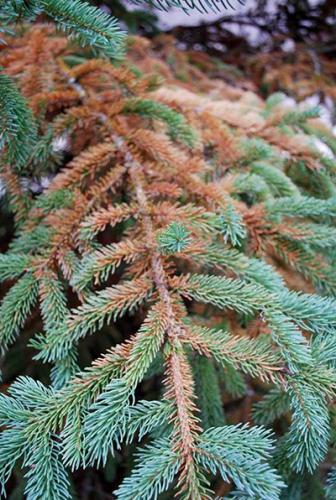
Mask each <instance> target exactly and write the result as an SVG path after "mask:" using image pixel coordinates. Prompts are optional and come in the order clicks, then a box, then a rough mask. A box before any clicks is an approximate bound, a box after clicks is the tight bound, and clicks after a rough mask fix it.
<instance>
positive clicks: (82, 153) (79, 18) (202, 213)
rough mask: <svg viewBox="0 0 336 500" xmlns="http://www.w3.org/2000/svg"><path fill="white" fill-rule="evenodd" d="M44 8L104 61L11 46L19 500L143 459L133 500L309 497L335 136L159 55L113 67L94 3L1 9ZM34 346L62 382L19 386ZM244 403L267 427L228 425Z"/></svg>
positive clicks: (328, 346) (3, 313)
mask: <svg viewBox="0 0 336 500" xmlns="http://www.w3.org/2000/svg"><path fill="white" fill-rule="evenodd" d="M9 7H10V8H9ZM42 7H43V9H44V10H45V12H46V13H47V14H48V15H51V16H53V17H54V18H55V19H56V21H57V23H58V26H59V27H61V28H62V29H63V30H65V31H69V30H70V31H71V33H73V30H76V32H77V35H76V38H77V40H79V41H80V42H81V43H82V44H85V45H90V46H94V47H93V48H94V52H93V51H92V50H91V48H90V47H87V48H85V49H83V50H79V49H78V47H76V46H75V45H73V44H71V43H69V40H68V39H67V38H66V37H64V36H61V35H59V34H57V33H55V32H54V29H53V27H51V26H50V25H49V26H46V25H39V24H36V25H34V26H33V27H32V28H29V27H28V26H27V25H24V26H23V27H22V34H21V36H20V37H19V36H18V35H16V36H15V37H13V36H12V35H11V34H10V33H6V34H4V35H3V36H4V39H5V41H6V48H4V49H3V50H2V51H1V53H0V64H1V66H2V67H3V68H4V72H3V74H2V77H1V78H2V79H1V81H0V84H1V89H2V90H1V106H2V108H3V110H4V113H3V114H2V116H1V120H2V130H3V131H2V144H1V146H2V158H1V178H2V182H3V183H4V186H5V188H6V201H7V203H8V206H9V209H10V210H11V211H12V213H13V215H14V218H15V235H14V237H13V238H12V240H11V242H10V244H9V248H8V251H7V252H5V253H3V254H2V255H1V256H0V278H1V280H2V281H3V282H4V285H5V289H6V292H5V293H4V297H3V300H2V304H1V307H0V323H1V329H0V346H1V353H2V356H3V358H4V380H5V381H6V382H10V384H9V387H8V389H7V390H6V391H5V392H4V393H2V394H1V396H0V399H1V404H0V422H1V425H2V427H3V430H2V432H1V434H0V444H1V446H0V464H1V467H0V471H1V472H0V478H1V485H2V493H5V484H6V482H7V481H8V480H9V479H10V477H11V475H12V473H13V471H14V470H23V472H24V477H25V487H24V488H25V489H24V496H25V497H27V498H28V499H37V498H43V499H66V498H72V497H74V496H75V494H76V492H75V491H74V490H76V487H75V486H74V485H73V483H72V479H71V478H72V473H74V474H76V471H78V470H81V469H89V468H90V469H91V468H93V467H98V466H104V467H106V465H107V464H108V461H109V460H110V459H111V457H116V458H115V460H118V455H119V454H120V453H124V452H125V447H126V445H131V444H132V446H133V443H136V442H140V445H139V447H138V446H137V448H138V449H137V451H136V452H135V455H134V456H135V459H134V461H133V462H132V463H131V464H126V463H124V467H127V468H128V469H129V470H128V474H127V476H126V478H124V479H123V480H122V481H120V480H118V483H119V484H118V487H117V489H116V490H115V493H114V494H115V496H116V497H117V498H120V499H122V500H125V499H128V498H129V499H150V498H158V497H159V495H161V494H166V495H168V496H167V498H172V497H173V496H174V494H177V496H178V497H179V498H189V499H206V498H214V497H215V496H216V495H217V496H221V495H223V494H224V495H225V494H226V491H224V493H219V492H220V491H222V490H221V489H220V488H222V485H223V482H224V483H231V485H232V488H231V492H230V493H229V494H228V498H260V499H265V500H272V499H279V498H281V497H282V498H286V495H288V498H295V496H294V494H295V495H297V498H300V495H301V496H303V491H304V488H305V487H306V484H307V483H306V481H308V479H306V478H307V477H311V478H313V479H311V481H313V480H314V481H315V482H318V481H319V479H320V477H319V466H320V464H321V463H323V462H324V460H325V459H326V456H327V454H328V452H329V453H331V454H332V453H333V446H334V438H333V435H334V432H335V426H334V424H335V414H334V412H335V410H334V408H333V401H334V400H335V392H336V377H335V362H336V337H335V334H336V332H335V328H336V301H335V298H334V295H335V289H336V288H335V270H334V251H333V248H334V245H335V242H336V230H335V226H334V218H335V213H336V195H335V171H336V161H335V157H334V154H333V151H334V149H333V148H335V139H334V136H333V135H332V133H331V131H329V130H325V129H323V130H325V132H324V133H323V134H321V133H320V131H321V123H320V122H319V121H318V118H317V116H318V113H319V110H318V109H315V108H313V109H306V110H301V109H288V108H286V106H285V105H284V103H283V102H282V96H281V95H279V94H277V95H273V96H271V97H270V98H269V99H268V100H267V101H266V102H264V101H262V100H260V99H259V98H257V97H256V96H254V95H251V94H250V93H246V92H244V91H240V90H239V89H234V88H231V87H229V86H227V85H225V84H223V83H222V82H213V81H211V80H209V79H208V78H207V77H206V75H204V74H203V75H202V78H198V79H196V81H195V82H194V84H192V80H190V83H189V88H187V89H186V88H185V87H184V86H182V85H181V83H179V82H178V80H177V78H176V76H177V75H176V74H174V72H173V69H172V68H171V67H170V66H169V61H168V63H166V62H165V61H164V60H162V59H161V60H160V59H158V57H157V55H155V52H154V51H152V50H151V49H150V47H149V46H148V42H147V43H146V42H145V41H143V40H141V39H133V40H132V39H131V40H130V41H129V45H130V47H131V49H130V55H129V56H128V59H127V60H126V61H125V62H124V63H122V64H119V66H116V65H115V64H113V63H111V61H110V60H109V59H108V58H106V57H105V58H103V57H102V55H103V54H102V51H103V53H104V54H105V55H106V54H107V55H108V56H110V55H111V50H113V54H114V55H115V53H116V50H117V49H118V51H119V45H120V42H121V38H122V35H121V34H120V33H119V32H118V30H117V27H116V25H115V23H114V22H111V21H110V19H109V18H107V17H105V15H104V14H97V11H95V10H90V9H92V7H87V6H85V5H84V4H81V3H80V2H78V1H76V0H73V1H72V2H62V1H61V0H57V1H55V2H51V1H50V2H49V1H43V2H39V1H36V2H28V3H27V2H10V3H7V2H6V5H5V6H4V7H3V8H2V13H3V15H4V16H5V15H6V16H7V20H11V21H12V22H14V21H15V22H16V21H17V20H18V19H30V18H32V17H34V16H35V15H37V14H38V13H39V12H40V11H41V9H42ZM70 7H71V8H70ZM72 7H73V8H72ZM111 41H113V43H111ZM181 57H183V56H182V55H181ZM153 62H156V65H154V64H153ZM148 67H151V68H154V67H155V68H157V74H156V75H154V74H150V73H149V72H148V71H146V68H148ZM185 70H186V71H187V72H188V71H189V74H190V75H192V74H194V75H195V71H196V68H193V67H192V65H191V64H190V63H189V64H186V65H185ZM163 75H164V76H165V77H166V79H167V83H165V84H163V83H162V81H161V80H162V76H163ZM196 75H199V76H200V75H201V72H197V71H196ZM206 89H207V90H208V92H206ZM210 89H211V90H212V92H209V90H210ZM207 94H209V95H207ZM25 100H26V101H25ZM26 102H27V104H26ZM316 138H318V139H319V141H322V142H324V143H325V144H326V145H327V146H328V147H329V150H330V154H329V155H328V156H325V155H324V154H323V153H321V151H320V149H318V148H317V146H316V144H318V143H317V140H316ZM45 179H47V184H48V185H47V187H45V184H43V182H46V181H45ZM33 182H35V183H36V182H39V183H40V189H39V193H38V194H36V190H34V189H33ZM34 318H39V322H38V325H37V324H36V323H35V324H33V325H31V326H30V327H29V326H28V325H27V320H31V321H32V320H34ZM90 336H92V338H94V339H95V342H96V343H97V344H96V345H97V348H98V358H97V359H95V360H94V361H93V362H92V364H91V365H90V366H88V363H87V362H85V357H83V351H84V353H85V349H86V350H87V346H88V344H87V342H89V341H90ZM27 338H28V339H29V340H28V344H29V349H30V351H31V352H33V356H34V359H35V361H36V365H37V366H41V365H42V364H43V363H45V364H46V367H45V368H44V369H42V370H41V373H42V376H40V377H36V376H32V371H33V375H34V368H31V366H30V368H29V370H27V371H26V369H24V370H22V372H21V373H20V374H18V375H20V376H18V377H16V379H15V380H14V381H12V376H11V371H10V360H11V359H12V360H13V357H12V356H13V355H14V356H15V346H16V345H17V344H18V343H20V342H22V343H24V342H27ZM102 339H104V341H105V345H101V344H100V342H102ZM13 349H14V351H13ZM106 349H107V350H106ZM94 351H95V349H94V348H93V347H92V344H91V353H92V352H94ZM13 353H14V354H13ZM12 362H13V361H12ZM42 366H43V365H42ZM47 367H50V370H49V372H50V373H48V376H50V381H49V380H48V378H47V375H46V374H47V372H48V368H47ZM39 379H40V380H39ZM245 394H246V395H247V397H246V398H245V397H244V395H245ZM237 397H240V398H243V399H244V401H245V402H246V401H247V402H248V398H252V399H253V400H258V401H257V402H256V404H255V405H254V408H253V422H254V425H251V420H252V419H251V416H250V412H249V408H248V414H247V415H245V416H243V417H242V418H240V419H239V420H240V421H239V422H238V423H237V422H236V423H232V421H231V422H230V418H229V416H230V415H227V413H229V412H226V411H224V410H225V409H226V408H225V398H228V399H229V400H230V398H231V399H232V400H233V401H234V398H237ZM278 421H280V422H281V426H280V428H279V427H278V426H277V425H275V426H274V431H276V432H275V433H274V432H272V430H271V429H267V427H268V426H270V425H272V424H273V422H278ZM219 478H221V486H220V487H218V482H219ZM334 483H335V481H334V471H333V470H331V471H330V473H329V474H328V477H327V480H326V482H325V485H323V486H320V488H322V487H323V488H325V490H324V491H325V495H326V497H327V498H333V490H334ZM320 491H321V490H320ZM298 495H299V496H298Z"/></svg>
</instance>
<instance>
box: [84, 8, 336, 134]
mask: <svg viewBox="0 0 336 500" xmlns="http://www.w3.org/2000/svg"><path fill="white" fill-rule="evenodd" d="M92 3H94V4H95V5H98V6H99V7H100V8H102V9H105V10H107V11H109V12H111V14H113V15H115V16H116V17H118V18H119V19H121V20H122V23H124V25H125V26H127V29H128V31H129V32H130V33H133V34H142V35H146V36H148V37H151V38H155V37H157V36H158V35H160V34H161V37H162V33H164V34H165V35H170V36H171V37H172V39H174V43H175V44H176V46H177V47H178V48H181V49H183V50H185V51H189V53H192V54H193V55H195V53H199V54H203V55H206V56H207V57H209V58H212V61H217V63H218V68H220V67H222V68H223V67H226V68H227V69H228V65H231V66H232V67H234V72H233V73H232V74H231V79H232V75H233V74H235V78H236V81H237V84H238V83H239V76H240V77H241V78H242V79H243V80H244V81H245V82H246V81H249V83H250V85H252V86H253V90H254V91H257V92H258V93H260V94H261V95H262V96H263V97H267V96H268V95H269V94H271V93H273V92H276V91H282V92H284V93H286V95H288V96H289V97H292V98H294V99H295V100H296V101H302V100H309V104H310V105H311V104H320V105H322V106H323V109H324V114H325V116H326V119H327V120H328V121H329V122H330V123H332V124H333V125H335V124H336V112H335V101H336V86H335V80H336V0H245V2H243V1H242V0H241V1H239V0H229V1H228V0H226V2H225V3H227V9H224V8H223V6H222V5H221V4H220V2H214V3H215V4H216V5H218V11H216V10H214V11H213V12H208V13H200V12H197V11H195V12H191V13H190V14H187V13H185V12H183V11H182V10H181V9H177V8H176V9H174V10H169V12H165V11H159V10H158V9H155V8H154V7H148V6H147V4H142V3H141V0H139V2H137V3H136V4H134V3H131V2H129V1H127V0H105V1H104V2H101V1H97V0H92ZM241 3H244V5H241ZM229 4H230V5H231V7H230V5H229ZM166 39H167V38H166ZM223 65H224V66H223ZM237 71H238V72H240V73H237ZM228 75H229V71H227V72H226V74H225V72H224V73H222V76H223V78H227V77H228ZM215 76H218V74H216V75H215ZM251 89H252V88H251Z"/></svg>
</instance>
